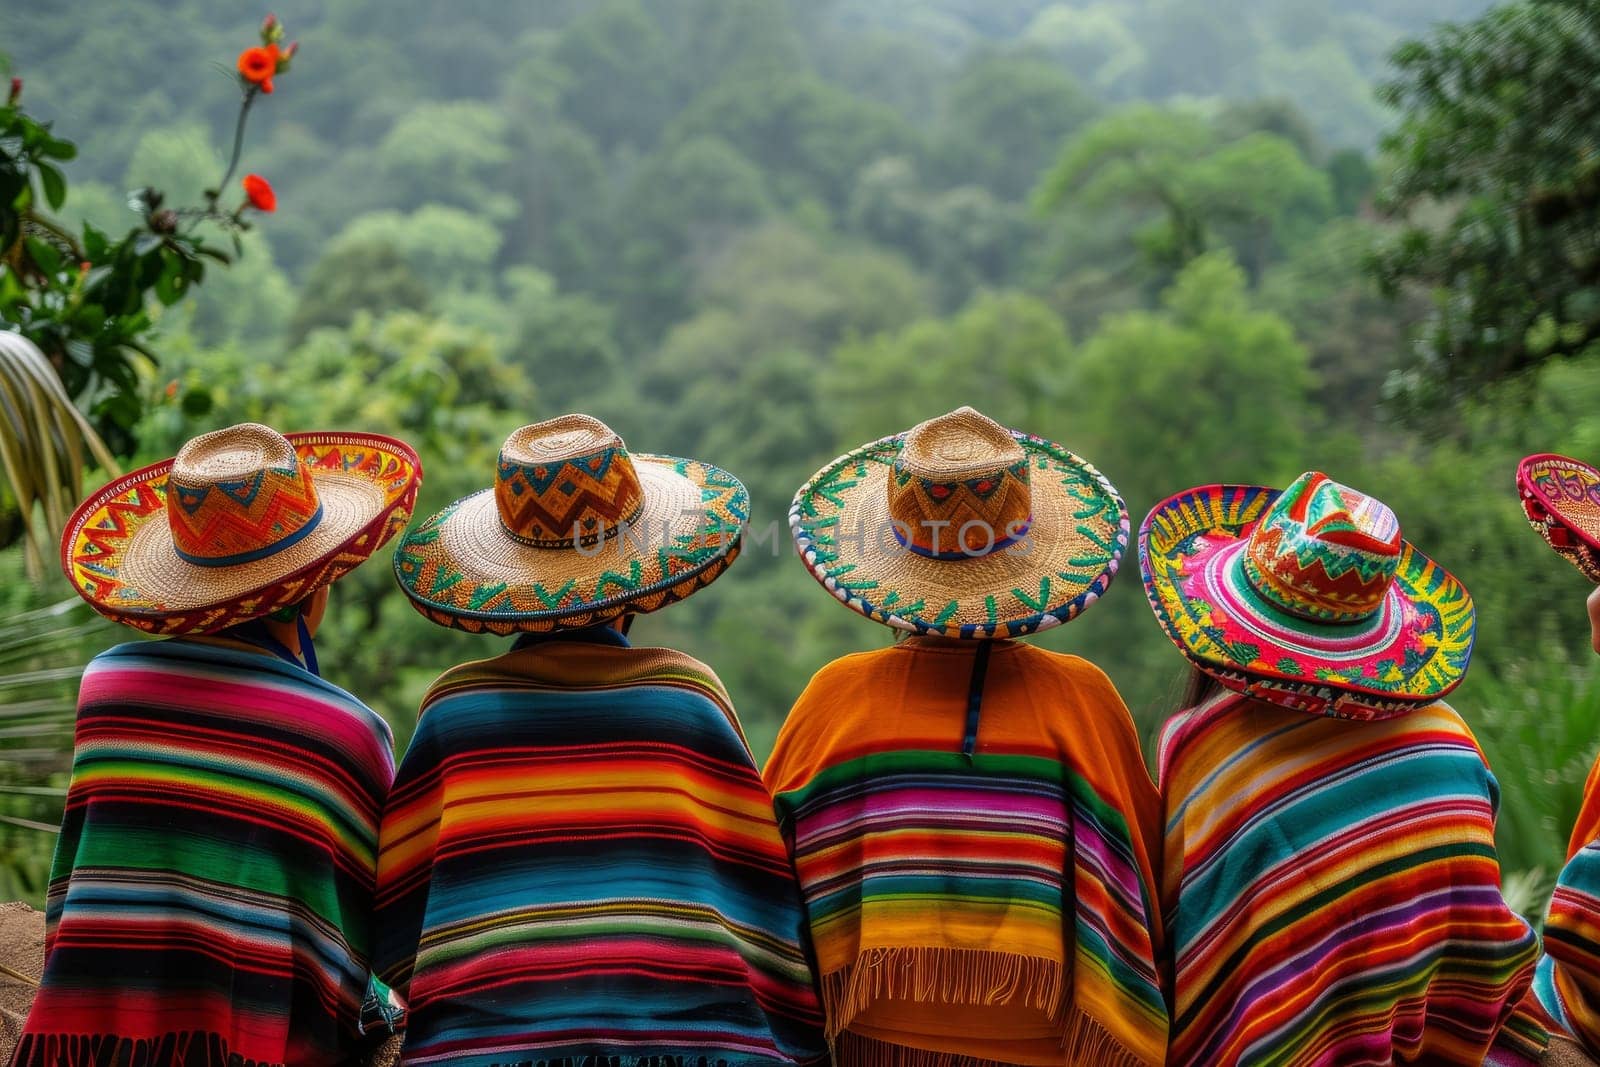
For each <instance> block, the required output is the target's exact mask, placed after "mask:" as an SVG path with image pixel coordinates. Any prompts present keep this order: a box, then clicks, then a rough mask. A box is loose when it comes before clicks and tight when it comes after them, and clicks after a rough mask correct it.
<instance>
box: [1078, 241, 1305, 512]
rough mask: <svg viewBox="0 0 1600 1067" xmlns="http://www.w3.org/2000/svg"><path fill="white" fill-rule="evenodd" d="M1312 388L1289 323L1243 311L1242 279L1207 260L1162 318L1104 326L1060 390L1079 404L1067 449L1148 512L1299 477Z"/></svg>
mask: <svg viewBox="0 0 1600 1067" xmlns="http://www.w3.org/2000/svg"><path fill="white" fill-rule="evenodd" d="M1312 383H1313V378H1312V375H1311V372H1310V370H1309V357H1308V355H1307V352H1306V350H1305V347H1304V346H1303V345H1301V344H1300V342H1299V341H1297V340H1296V339H1295V336H1294V331H1293V330H1292V329H1291V328H1290V326H1289V324H1288V323H1287V322H1285V321H1284V320H1283V319H1282V318H1280V317H1279V316H1277V315H1275V314H1273V313H1271V312H1268V311H1263V310H1260V309H1258V308H1256V307H1254V306H1252V303H1251V298H1250V295H1249V293H1248V290H1247V287H1246V284H1245V277H1244V273H1243V271H1242V270H1240V268H1239V267H1238V266H1237V265H1236V264H1235V263H1234V262H1233V261H1232V259H1231V258H1230V257H1229V256H1228V255H1227V254H1226V253H1215V252H1214V253H1209V254H1207V255H1204V256H1201V257H1199V258H1198V259H1196V260H1194V261H1193V262H1192V263H1190V264H1189V265H1188V266H1187V267H1185V268H1184V270H1183V272H1182V273H1181V274H1179V275H1178V278H1177V280H1176V281H1175V282H1174V283H1173V285H1172V287H1171V288H1170V289H1169V290H1168V291H1167V292H1166V293H1165V294H1164V295H1163V297H1162V307H1161V308H1160V310H1158V311H1135V312H1129V313H1127V314H1122V315H1114V316H1111V317H1110V318H1109V319H1107V320H1106V322H1105V323H1104V324H1102V326H1101V328H1100V330H1099V331H1098V332H1097V333H1096V334H1095V335H1094V336H1093V337H1091V338H1089V339H1088V340H1087V341H1085V342H1084V344H1083V347H1082V349H1081V350H1080V353H1079V356H1078V358H1077V360H1076V361H1075V363H1074V365H1073V369H1072V373H1071V374H1069V375H1068V376H1067V381H1066V390H1067V392H1068V393H1069V395H1071V396H1075V397H1078V398H1080V404H1079V409H1078V411H1077V413H1076V419H1075V425H1074V427H1073V431H1074V434H1073V440H1075V441H1083V442H1085V444H1084V446H1083V447H1084V448H1086V449H1089V448H1092V454H1093V456H1094V457H1096V460H1095V461H1096V462H1097V463H1099V464H1100V465H1101V466H1102V467H1103V468H1104V469H1105V471H1106V472H1107V473H1108V474H1110V475H1111V477H1112V480H1113V481H1115V482H1116V484H1117V485H1118V486H1119V487H1120V488H1121V489H1122V490H1123V492H1124V494H1125V495H1126V496H1127V497H1128V499H1129V502H1130V504H1131V505H1136V506H1142V507H1145V508H1148V507H1149V506H1150V505H1151V504H1153V503H1155V501H1156V499H1157V497H1158V496H1160V495H1162V494H1164V493H1168V492H1176V491H1177V490H1179V489H1183V488H1186V487H1188V486H1191V485H1202V484H1205V483H1207V482H1247V483H1249V482H1253V483H1255V484H1267V485H1270V484H1276V483H1279V482H1283V481H1286V480H1287V479H1289V478H1292V477H1294V475H1296V474H1298V473H1300V470H1301V468H1302V464H1303V463H1304V462H1305V458H1306V448H1305V446H1306V440H1307V437H1306V432H1307V430H1308V421H1307V416H1308V414H1309V412H1310V410H1311V408H1310V400H1311V395H1310V391H1311V387H1312ZM1135 414H1136V415H1137V419H1138V425H1139V432H1138V433H1130V432H1129V425H1130V422H1129V420H1130V418H1131V417H1133V416H1134V415H1135ZM1141 514H1142V512H1141Z"/></svg>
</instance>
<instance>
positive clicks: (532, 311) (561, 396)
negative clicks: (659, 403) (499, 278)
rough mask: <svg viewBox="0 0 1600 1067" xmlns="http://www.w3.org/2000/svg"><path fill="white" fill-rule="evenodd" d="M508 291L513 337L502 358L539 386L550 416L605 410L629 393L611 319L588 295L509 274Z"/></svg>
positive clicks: (525, 272) (544, 279) (531, 275)
mask: <svg viewBox="0 0 1600 1067" xmlns="http://www.w3.org/2000/svg"><path fill="white" fill-rule="evenodd" d="M507 288H508V290H509V294H508V296H509V300H510V303H511V306H512V308H513V309H514V314H515V316H516V322H517V325H516V335H515V338H514V339H513V341H512V344H511V346H510V348H509V350H508V351H507V352H506V354H505V357H504V358H505V360H506V361H507V362H508V363H510V364H512V365H513V366H515V367H517V368H519V369H520V370H521V371H522V372H523V373H524V374H525V375H526V376H527V377H528V378H529V379H531V380H532V381H535V382H537V383H539V402H540V404H541V406H542V409H543V410H544V411H546V412H548V413H550V414H551V415H555V414H557V413H560V412H566V411H581V410H585V409H587V408H589V407H592V406H593V407H605V406H607V405H610V404H613V403H616V402H617V401H618V399H619V398H622V399H624V400H626V398H627V395H628V392H627V390H628V385H627V383H628V374H627V370H628V368H627V367H626V365H625V364H624V362H623V359H622V350H621V348H620V346H619V345H618V344H617V340H616V324H615V322H614V319H615V315H614V314H613V313H612V311H611V308H609V307H608V306H607V305H605V304H602V303H600V302H599V301H598V300H595V299H594V298H592V297H589V296H584V295H582V294H576V295H573V294H567V293H561V292H558V291H557V289H556V285H555V281H554V279H552V278H551V277H550V276H549V275H547V274H541V273H539V272H538V271H535V270H531V269H529V268H527V267H519V268H516V269H514V270H513V271H512V272H511V277H510V278H509V280H508V285H507Z"/></svg>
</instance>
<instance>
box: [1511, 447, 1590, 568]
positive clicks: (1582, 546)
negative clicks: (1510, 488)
mask: <svg viewBox="0 0 1600 1067" xmlns="http://www.w3.org/2000/svg"><path fill="white" fill-rule="evenodd" d="M1517 493H1518V495H1519V496H1520V497H1521V498H1522V510H1523V513H1524V514H1526V515H1527V516H1528V524H1529V525H1530V526H1532V527H1533V528H1534V529H1535V530H1537V531H1539V536H1540V537H1543V538H1544V539H1545V542H1546V543H1547V544H1549V546H1550V547H1551V548H1553V549H1555V550H1556V552H1557V553H1559V554H1560V555H1561V557H1562V558H1563V559H1565V560H1566V561H1567V562H1568V563H1571V564H1572V565H1573V566H1574V567H1576V568H1578V570H1579V571H1580V572H1582V574H1583V576H1584V577H1585V578H1587V579H1589V580H1590V581H1591V582H1595V583H1597V584H1600V471H1597V470H1596V469H1595V468H1594V467H1592V466H1590V465H1589V464H1587V463H1585V462H1583V461H1582V460H1580V459H1573V458H1571V457H1570V456H1559V455H1556V454H1555V453H1553V452H1541V453H1539V454H1538V455H1533V456H1529V457H1527V458H1526V459H1524V460H1523V461H1522V462H1521V463H1519V464H1517Z"/></svg>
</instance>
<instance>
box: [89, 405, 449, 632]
mask: <svg viewBox="0 0 1600 1067" xmlns="http://www.w3.org/2000/svg"><path fill="white" fill-rule="evenodd" d="M421 480H422V467H421V464H420V463H418V461H417V456H416V453H415V452H413V451H412V450H411V448H410V447H409V446H408V445H406V444H405V443H403V442H401V441H397V440H395V439H394V438H392V437H384V436H381V435H379V434H367V433H346V432H326V433H294V434H288V435H287V436H285V435H283V434H279V433H278V432H277V431H275V430H273V429H271V428H269V427H266V426H261V425H258V424H255V423H244V424H241V425H238V426H230V427H228V428H227V429H225V430H217V431H215V432H213V433H208V434H204V435H202V436H200V437H196V438H195V439H194V440H192V441H190V442H189V443H187V444H186V445H184V446H183V448H182V449H181V450H179V452H178V454H177V456H176V457H174V458H172V459H169V460H165V461H164V462H161V463H156V464H154V465H152V466H149V467H145V468H144V469H143V470H138V471H134V472H133V473H132V474H129V475H125V476H124V477H121V478H118V479H116V480H115V481H113V482H111V483H110V484H109V485H107V486H105V488H103V489H101V490H100V491H99V492H96V493H94V494H92V495H91V496H90V497H89V499H87V500H85V501H84V502H83V503H82V504H80V505H79V506H78V509H77V510H76V511H75V512H74V513H73V515H72V518H71V519H70V520H69V521H68V523H67V528H66V532H65V534H64V535H63V537H62V539H61V567H62V570H63V571H65V572H66V575H67V580H68V581H70V582H71V583H72V585H73V588H75V589H76V590H77V592H78V595H79V596H81V597H83V599H84V600H86V601H88V602H89V605H90V606H91V607H93V608H94V610H96V611H98V612H99V613H100V614H102V615H104V616H106V617H107V618H109V619H115V620H116V621H117V622H121V623H126V624H127V625H129V626H132V627H135V628H137V629H140V630H144V631H146V632H148V633H152V634H165V635H175V634H198V633H214V632H216V631H218V630H222V629H225V628H226V627H229V626H232V625H234V624H235V623H240V622H245V621H248V620H250V619H256V618H260V617H262V616H265V615H270V614H272V613H274V612H276V611H279V610H281V609H283V608H288V607H292V606H294V605H296V604H299V603H300V602H301V601H303V600H304V599H305V598H306V597H307V596H310V595H311V594H312V593H314V592H315V591H316V590H317V589H319V588H321V587H322V586H324V585H327V584H328V583H330V582H332V581H334V580H336V579H337V578H340V577H342V576H343V575H344V574H345V573H346V572H348V571H349V570H351V569H352V568H354V567H356V566H358V565H359V564H361V563H362V562H363V561H365V560H366V559H367V558H368V557H369V556H371V555H372V554H373V553H374V552H376V551H377V550H378V549H379V548H381V547H382V546H383V544H384V542H386V541H388V540H389V538H391V537H393V536H394V535H395V534H396V533H398V532H399V531H400V530H401V529H403V528H404V527H405V524H406V521H407V520H408V519H409V518H410V517H411V508H412V505H413V503H414V502H415V500H416V495H417V487H418V486H419V485H420V484H421Z"/></svg>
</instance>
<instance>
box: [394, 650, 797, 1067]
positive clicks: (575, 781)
mask: <svg viewBox="0 0 1600 1067" xmlns="http://www.w3.org/2000/svg"><path fill="white" fill-rule="evenodd" d="M612 642H616V643H612ZM379 921H380V924H381V930H382V934H381V938H380V940H381V948H380V951H379V966H380V974H381V975H382V976H383V977H385V978H386V979H387V980H388V981H389V982H390V983H391V984H393V985H394V986H395V988H396V989H398V990H401V991H402V992H403V993H405V994H406V995H407V997H408V1000H409V1006H410V1017H409V1023H408V1031H407V1035H406V1043H405V1050H404V1062H405V1063H407V1064H431V1063H439V1064H445V1063H448V1064H452V1065H457V1067H477V1065H483V1067H487V1065H490V1064H501V1065H511V1064H554V1063H558V1062H560V1061H563V1060H565V1059H567V1058H569V1057H570V1058H574V1059H578V1060H581V1059H583V1058H585V1057H591V1056H593V1057H614V1059H612V1060H610V1061H607V1060H605V1059H601V1060H600V1061H598V1062H602V1063H607V1062H609V1063H610V1064H611V1065H612V1067H629V1065H635V1064H640V1065H642V1064H645V1063H653V1062H656V1061H657V1059H658V1058H662V1059H663V1060H665V1061H666V1062H672V1063H676V1062H677V1060H676V1059H675V1057H684V1062H685V1063H693V1064H703V1065H704V1067H716V1065H719V1064H721V1065H727V1067H767V1065H779V1064H793V1063H806V1062H810V1061H813V1060H815V1059H816V1058H818V1057H819V1056H821V1055H822V1054H823V1053H824V1051H825V1049H824V1046H823V1045H822V1042H821V1035H820V1026H821V1012H820V1010H819V1008H818V1006H817V998H816V992H815V989H814V986H813V980H812V973H811V967H810V965H809V963H808V961H807V958H806V953H805V949H804V928H803V923H802V920H801V912H800V901H799V894H798V891H797V889H796V887H795V882H794V873H793V870H792V868H791V867H790V865H789V857H788V855H787V854H786V853H785V851H784V846H783V839H782V838H781V837H780V836H779V834H778V828H777V823H776V821H775V819H774V817H773V814H772V802H771V799H770V798H769V797H768V796H767V794H766V791H765V789H764V788H763V787H762V784H761V778H760V775H759V774H758V773H757V771H756V768H755V765H754V762H753V761H752V759H751V757H750V753H749V750H748V749H747V748H746V746H745V742H744V737H743V735H742V733H741V732H740V729H739V724H738V720H737V718H736V717H735V715H734V712H733V709H732V707H731V705H730V704H729V702H728V698H727V696H726V695H725V694H724V693H723V690H722V686H721V683H719V682H718V681H717V679H716V676H715V675H713V674H712V673H711V671H710V670H709V669H708V668H706V667H705V666H703V665H702V664H700V663H697V662H696V661H694V660H693V659H690V658H689V657H688V656H685V655H682V654H681V653H677V652H672V651H669V650H666V649H655V648H629V647H626V642H625V641H624V639H623V638H622V636H621V635H620V634H617V633H616V632H615V631H611V630H604V629H598V630H588V631H579V632H576V633H575V634H557V635H552V636H548V637H545V638H543V639H535V638H533V635H528V636H526V637H524V638H522V639H521V640H520V641H519V647H518V648H517V649H516V650H514V651H512V652H510V653H508V654H506V655H504V656H500V657H499V658H497V659H492V660H487V661H484V662H481V663H469V664H465V665H463V666H461V667H457V668H455V669H453V670H450V671H448V672H446V673H445V674H444V675H443V676H442V677H441V678H440V679H439V680H438V681H437V682H436V683H435V684H434V686H433V688H432V689H431V690H430V691H429V693H428V695H427V696H426V697H425V698H424V700H423V703H422V713H421V718H420V720H419V721H418V724H417V732H416V735H415V736H414V737H413V738H412V741H411V746H410V748H409V749H408V750H407V752H406V755H405V758H404V759H403V760H402V761H401V765H400V771H399V775H398V777H397V779H396V781H395V787H394V791H393V793H392V794H391V796H390V800H389V805H388V808H387V810H386V812H385V815H384V822H383V846H382V854H381V860H380V876H379Z"/></svg>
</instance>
